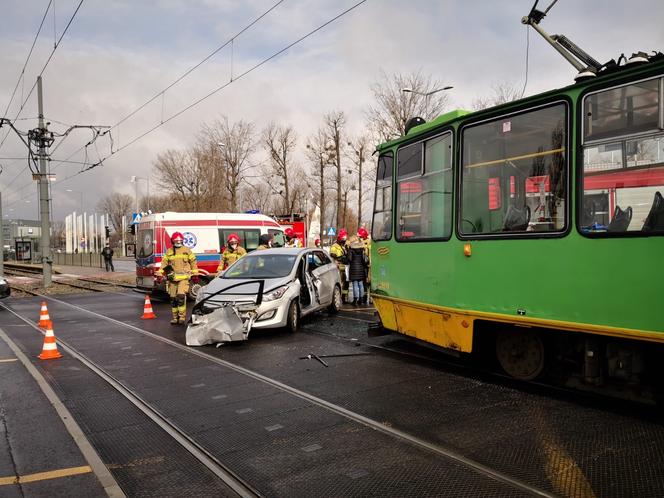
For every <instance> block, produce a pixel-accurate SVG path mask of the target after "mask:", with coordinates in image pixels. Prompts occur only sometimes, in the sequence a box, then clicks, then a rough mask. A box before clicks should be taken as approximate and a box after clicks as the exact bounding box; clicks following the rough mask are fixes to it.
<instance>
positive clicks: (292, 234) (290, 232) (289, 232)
mask: <svg viewBox="0 0 664 498" xmlns="http://www.w3.org/2000/svg"><path fill="white" fill-rule="evenodd" d="M284 234H286V237H288V238H289V239H294V238H295V231H294V230H293V229H292V228H291V227H288V228H286V230H284Z"/></svg>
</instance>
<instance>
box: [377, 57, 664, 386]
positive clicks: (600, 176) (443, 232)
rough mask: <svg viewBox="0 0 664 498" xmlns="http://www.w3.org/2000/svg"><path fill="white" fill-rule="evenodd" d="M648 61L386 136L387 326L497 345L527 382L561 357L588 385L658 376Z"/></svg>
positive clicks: (660, 167) (425, 337)
mask: <svg viewBox="0 0 664 498" xmlns="http://www.w3.org/2000/svg"><path fill="white" fill-rule="evenodd" d="M638 60H639V62H638V63H635V64H624V65H620V64H618V65H614V66H613V67H612V68H611V70H606V71H600V72H598V73H597V74H596V76H595V77H594V78H592V79H583V80H582V81H578V82H577V83H575V84H573V85H571V86H568V87H566V88H562V89H558V90H554V91H550V92H547V93H543V94H540V95H535V96H532V97H529V98H526V99H522V100H518V101H514V102H510V103H507V104H503V105H500V106H497V107H493V108H489V109H484V110H481V111H478V112H466V111H462V110H457V111H453V112H449V113H447V114H444V115H442V116H440V117H438V118H437V119H435V120H433V121H431V122H429V123H423V120H421V119H419V118H418V119H419V122H420V123H423V124H418V125H416V126H413V127H412V128H411V129H409V130H407V132H406V134H405V135H404V136H402V137H401V138H399V139H396V140H393V141H390V142H387V143H384V144H382V145H380V146H378V148H377V152H378V154H379V156H378V166H377V179H376V193H375V200H374V212H373V225H372V239H373V242H372V249H371V257H372V263H371V264H372V268H371V292H372V298H373V300H374V303H375V306H376V308H377V310H378V313H379V315H380V319H381V321H382V325H383V327H385V328H386V329H388V330H390V331H394V332H398V333H400V334H404V335H407V336H411V337H414V338H416V339H419V340H421V341H425V342H427V343H431V344H434V345H437V346H440V347H442V348H445V349H447V350H452V351H455V352H462V353H471V352H477V351H483V352H490V353H491V355H492V356H493V355H495V356H494V358H493V360H492V361H495V360H496V359H497V361H498V363H499V364H500V366H501V367H502V368H503V369H504V370H505V372H507V374H509V375H511V376H513V377H515V378H519V379H525V380H530V379H534V378H536V377H538V376H540V374H542V372H543V371H544V370H545V367H551V368H546V371H547V372H549V373H551V372H552V371H558V372H561V373H563V374H564V376H565V377H564V378H565V382H567V383H568V384H569V383H573V384H578V386H579V387H580V386H584V385H593V386H601V385H604V384H605V383H608V382H609V381H612V379H617V380H618V382H617V383H616V382H611V384H617V385H619V386H623V387H624V386H635V385H640V386H642V385H645V384H646V382H645V381H646V380H647V378H652V377H655V376H656V375H658V373H657V372H656V370H657V369H662V364H663V363H662V361H661V360H662V359H664V358H663V355H662V354H661V352H662V350H663V349H664V348H663V347H662V344H663V343H664V200H663V199H662V194H664V56H662V54H656V55H655V56H652V57H644V56H641V57H639V58H638ZM411 121H413V120H411ZM623 387H621V389H622V388H623ZM638 389H639V390H640V391H643V388H642V387H639V388H638Z"/></svg>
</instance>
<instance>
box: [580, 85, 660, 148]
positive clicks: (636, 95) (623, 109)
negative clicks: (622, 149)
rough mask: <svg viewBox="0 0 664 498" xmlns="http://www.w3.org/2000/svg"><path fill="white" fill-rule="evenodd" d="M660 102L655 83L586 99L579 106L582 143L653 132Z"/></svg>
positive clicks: (595, 95)
mask: <svg viewBox="0 0 664 498" xmlns="http://www.w3.org/2000/svg"><path fill="white" fill-rule="evenodd" d="M660 99H661V96H660V95H659V80H658V79H653V80H649V81H642V82H640V83H634V84H631V85H625V86H622V87H619V88H612V89H611V90H606V91H603V92H598V93H594V94H592V95H589V96H588V97H586V99H585V100H584V105H583V111H584V118H585V119H584V128H583V135H584V139H585V141H590V140H603V139H606V138H610V137H617V136H623V135H629V134H633V133H639V132H647V131H656V130H657V129H658V124H659V101H660Z"/></svg>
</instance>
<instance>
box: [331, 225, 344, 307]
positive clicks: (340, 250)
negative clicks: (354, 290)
mask: <svg viewBox="0 0 664 498" xmlns="http://www.w3.org/2000/svg"><path fill="white" fill-rule="evenodd" d="M347 239H348V232H347V231H346V229H345V228H342V229H341V230H339V235H337V241H336V242H335V243H334V244H332V247H330V256H332V259H334V262H335V263H336V264H337V268H338V269H339V278H340V279H341V298H342V300H343V302H347V301H348V279H347V278H346V265H347V264H348V247H347V245H346V240H347Z"/></svg>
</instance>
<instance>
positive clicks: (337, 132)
mask: <svg viewBox="0 0 664 498" xmlns="http://www.w3.org/2000/svg"><path fill="white" fill-rule="evenodd" d="M324 126H325V134H326V135H327V138H328V140H330V141H331V148H332V149H333V151H334V155H333V156H332V161H333V162H334V165H335V166H336V169H337V175H336V181H337V221H336V226H337V230H339V229H340V228H341V222H342V220H343V213H342V206H341V197H342V193H341V178H342V172H341V153H342V148H343V146H344V144H343V142H342V133H343V131H344V128H345V126H346V116H345V115H344V113H343V111H332V112H329V113H327V114H326V115H325V117H324Z"/></svg>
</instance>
